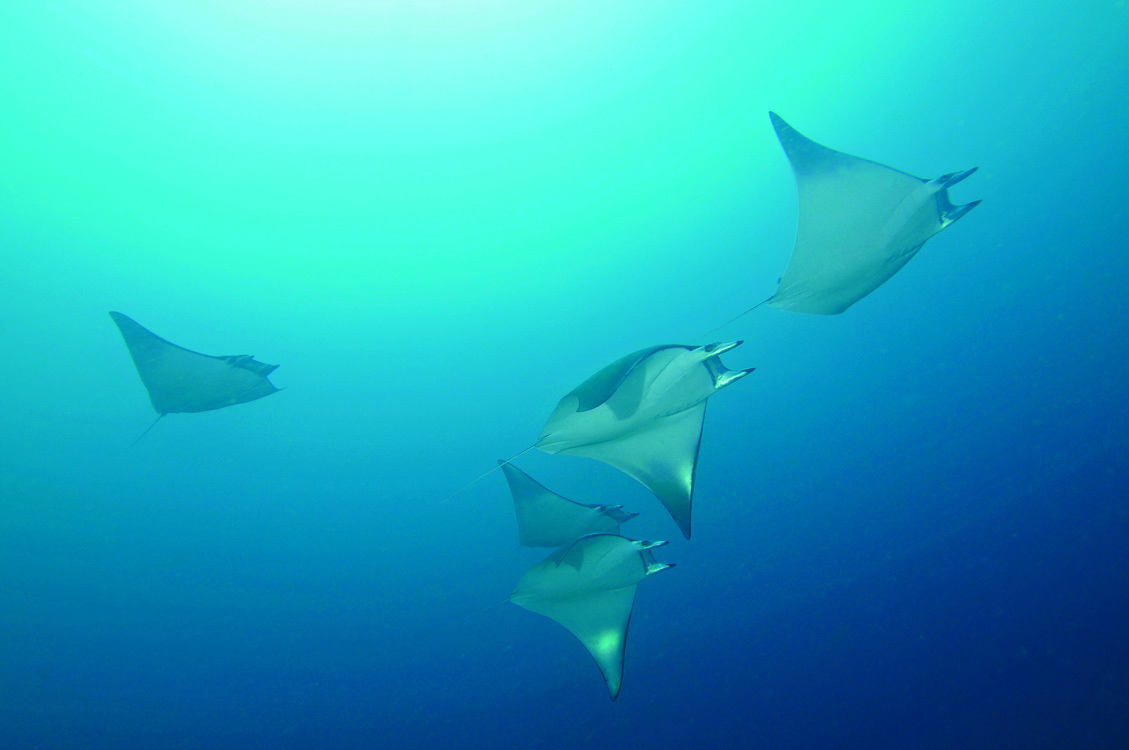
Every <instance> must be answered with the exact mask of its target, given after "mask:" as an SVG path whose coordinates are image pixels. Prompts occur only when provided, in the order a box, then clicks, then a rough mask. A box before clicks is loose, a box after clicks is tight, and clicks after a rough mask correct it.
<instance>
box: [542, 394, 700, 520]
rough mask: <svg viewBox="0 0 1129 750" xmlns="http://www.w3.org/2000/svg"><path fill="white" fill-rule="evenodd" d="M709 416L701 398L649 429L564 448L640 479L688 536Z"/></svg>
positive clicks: (568, 451)
mask: <svg viewBox="0 0 1129 750" xmlns="http://www.w3.org/2000/svg"><path fill="white" fill-rule="evenodd" d="M705 415H706V402H705V401H702V402H700V403H698V404H695V405H694V406H692V407H690V408H689V409H686V410H685V411H681V412H679V413H677V414H672V415H670V416H668V417H663V418H662V419H660V420H658V421H657V422H655V423H654V424H653V425H651V426H649V427H647V428H646V429H643V430H639V431H637V432H632V433H630V434H628V435H625V436H623V437H620V438H616V439H615V440H608V441H605V442H602V443H593V444H590V445H581V446H577V447H574V448H569V449H568V450H566V451H561V452H562V453H568V454H571V455H576V456H587V457H588V458H594V459H596V460H597V461H603V462H604V463H606V464H610V465H611V466H614V467H615V468H617V469H619V470H620V471H622V472H623V473H625V474H627V475H628V476H630V477H632V478H633V479H635V480H636V481H638V482H639V483H641V484H642V485H643V486H644V487H646V488H647V489H649V490H650V491H651V492H652V494H654V496H655V497H657V498H658V499H659V502H661V503H662V504H663V506H664V507H665V508H666V509H667V512H669V513H670V515H671V517H672V518H673V519H674V521H675V523H677V524H678V528H679V529H680V530H681V531H682V534H683V536H685V537H686V538H687V539H689V538H690V510H691V506H692V504H693V496H694V472H695V470H696V468H697V464H698V448H699V446H700V445H701V442H702V423H703V421H704V419H705Z"/></svg>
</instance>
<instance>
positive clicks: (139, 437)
mask: <svg viewBox="0 0 1129 750" xmlns="http://www.w3.org/2000/svg"><path fill="white" fill-rule="evenodd" d="M163 416H165V415H164V414H158V415H157V418H156V419H154V420H153V424H151V425H149V426H148V427H146V428H145V432H143V433H141V434H140V435H138V436H137V438H136V439H135V440H134V441H133V442H132V443H130V444H129V447H130V448H132V447H133V446H135V445H137V444H138V443H139V442H141V438H143V437H145V436H146V435H148V434H149V430H151V429H153V428H154V427H156V426H157V422H160V421H161V417H163Z"/></svg>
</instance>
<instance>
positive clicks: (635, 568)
mask: <svg viewBox="0 0 1129 750" xmlns="http://www.w3.org/2000/svg"><path fill="white" fill-rule="evenodd" d="M664 544H666V542H642V541H634V540H631V539H626V538H624V537H622V536H619V535H617V534H589V535H588V536H584V537H581V538H580V539H577V540H576V541H575V542H573V543H572V544H570V545H569V546H568V547H562V548H561V549H558V550H557V551H556V552H554V553H553V554H551V555H549V556H548V557H546V558H545V559H544V560H542V561H541V562H539V563H537V564H536V565H534V566H533V567H532V568H530V569H529V570H528V571H526V573H525V575H523V576H522V577H521V580H520V581H518V584H517V587H516V588H515V589H514V592H513V593H512V594H510V601H511V602H513V603H514V604H516V605H518V606H519V607H523V608H525V609H528V610H529V611H530V612H536V613H537V614H540V615H545V617H548V618H550V619H552V620H556V621H557V622H558V623H560V624H561V625H563V626H564V627H565V628H566V629H567V630H568V631H569V632H570V633H572V634H573V635H575V636H576V637H577V638H578V639H579V640H580V642H581V643H583V644H584V647H585V648H586V649H588V653H590V654H591V655H592V658H593V659H595V660H596V666H598V667H599V668H600V673H601V674H603V676H604V681H605V682H606V683H607V685H608V693H610V694H611V698H612V700H613V701H614V700H615V699H616V698H617V697H618V696H619V688H620V685H621V683H622V682H623V655H624V650H625V648H626V645H627V627H628V625H629V624H630V623H631V610H632V608H633V607H634V606H635V590H636V588H637V587H638V585H639V582H640V581H642V580H643V579H644V578H647V577H648V576H652V575H654V574H655V573H659V572H661V571H663V570H666V569H667V568H672V567H674V566H673V565H670V564H667V563H659V562H655V558H654V557H653V556H652V555H651V550H652V549H654V548H655V547H661V546H662V545H664Z"/></svg>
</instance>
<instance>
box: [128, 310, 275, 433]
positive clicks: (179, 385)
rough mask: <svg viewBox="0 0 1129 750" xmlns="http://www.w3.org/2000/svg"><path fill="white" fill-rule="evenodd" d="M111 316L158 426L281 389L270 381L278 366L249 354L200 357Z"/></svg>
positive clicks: (151, 426) (133, 323)
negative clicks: (172, 418)
mask: <svg viewBox="0 0 1129 750" xmlns="http://www.w3.org/2000/svg"><path fill="white" fill-rule="evenodd" d="M110 317H111V318H113V319H114V322H115V323H117V326H118V330H120V331H121V334H122V338H123V339H125V345H126V346H127V347H128V348H129V353H130V355H131V356H132V357H133V364H134V365H135V366H136V367H137V374H138V375H140V376H141V382H142V383H144V384H145V388H146V390H148V391H149V401H150V402H151V403H152V404H153V408H154V409H155V410H156V412H157V414H158V415H159V416H158V417H157V420H156V421H154V422H153V424H154V425H155V424H156V423H157V421H160V419H161V417H163V416H165V415H166V414H173V413H182V412H198V411H211V410H213V409H222V408H224V407H225V406H231V405H233V404H242V403H245V402H247V401H254V400H255V399H259V398H262V397H263V396H269V395H270V394H272V393H274V392H276V391H278V390H279V389H278V388H275V387H274V385H273V384H271V382H270V381H269V380H268V379H267V376H268V375H270V374H271V373H272V372H274V371H275V370H276V369H277V368H278V365H268V364H263V363H262V362H259V361H257V360H256V359H255V358H254V357H252V356H251V355H249V354H236V355H231V356H226V357H213V356H210V355H207V354H200V353H199V352H194V351H190V350H188V349H184V348H182V347H179V346H177V345H176V344H174V343H172V342H169V341H165V340H164V339H163V338H161V337H160V336H158V335H156V334H155V333H153V332H152V331H149V330H148V329H146V328H144V327H142V326H141V325H140V324H138V323H137V321H135V320H133V319H132V318H129V317H127V316H125V315H122V314H121V313H119V312H111V313H110ZM152 428H153V425H150V426H149V429H152ZM148 431H149V430H146V431H145V432H148ZM144 435H145V433H142V435H141V436H142V437H144ZM140 439H141V438H140V437H139V438H138V440H140ZM134 442H136V441H134Z"/></svg>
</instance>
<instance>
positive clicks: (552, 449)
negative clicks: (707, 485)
mask: <svg viewBox="0 0 1129 750" xmlns="http://www.w3.org/2000/svg"><path fill="white" fill-rule="evenodd" d="M741 343H742V342H740V341H737V342H733V343H726V344H708V345H706V346H699V347H693V346H676V345H669V346H652V347H649V348H647V349H641V350H639V351H637V352H635V353H633V354H629V355H627V356H626V357H623V358H622V359H619V360H616V361H615V362H613V363H611V364H610V365H608V366H607V367H605V368H604V369H602V370H600V371H599V372H597V373H596V374H595V375H593V376H592V377H590V378H588V379H587V380H585V381H584V382H583V383H581V384H580V386H579V387H577V388H576V389H575V390H573V391H572V392H571V393H569V394H568V395H566V396H565V397H564V398H562V399H561V400H560V402H559V403H558V404H557V408H556V409H555V410H554V411H553V413H552V415H551V416H550V417H549V421H548V422H546V423H545V427H544V429H542V430H541V437H540V439H538V441H537V442H536V443H534V445H535V446H536V447H538V448H540V449H541V450H543V451H545V452H546V453H566V454H570V455H575V456H587V457H588V458H594V459H596V460H598V461H603V462H604V463H606V464H610V465H611V466H614V467H615V468H617V469H619V470H620V471H622V472H624V473H625V474H627V475H628V476H631V477H633V478H634V479H636V480H638V481H639V482H641V483H642V484H643V485H644V486H645V487H646V488H647V489H649V490H650V491H651V492H652V493H654V495H655V497H657V498H658V499H659V501H660V502H662V504H663V505H664V506H665V507H666V509H667V511H669V512H670V515H671V517H673V518H674V521H675V523H677V524H678V528H679V529H681V530H682V534H683V535H684V536H685V537H686V538H687V539H689V538H690V509H691V504H692V502H693V496H694V471H695V469H696V468H697V464H698V448H699V446H700V445H701V441H702V422H703V420H704V419H705V415H706V399H707V398H709V397H710V396H712V395H713V394H714V393H715V392H716V391H717V390H719V389H721V388H724V387H725V386H727V385H729V384H730V383H732V382H734V381H736V380H739V379H741V378H743V377H745V376H746V375H748V374H749V373H750V372H752V369H748V370H729V369H726V367H725V365H723V364H722V363H721V360H720V359H719V357H720V355H722V354H724V353H725V352H727V351H729V350H730V349H733V348H734V347H736V346H739V345H740V344H741Z"/></svg>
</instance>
